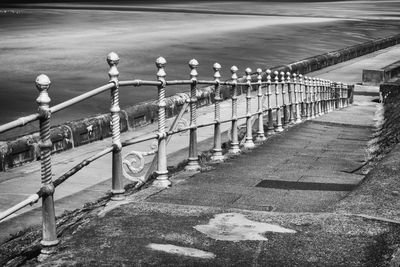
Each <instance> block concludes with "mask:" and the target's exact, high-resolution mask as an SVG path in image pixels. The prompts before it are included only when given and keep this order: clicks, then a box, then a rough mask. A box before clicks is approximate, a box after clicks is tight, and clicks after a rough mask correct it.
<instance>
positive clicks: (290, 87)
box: [0, 52, 350, 247]
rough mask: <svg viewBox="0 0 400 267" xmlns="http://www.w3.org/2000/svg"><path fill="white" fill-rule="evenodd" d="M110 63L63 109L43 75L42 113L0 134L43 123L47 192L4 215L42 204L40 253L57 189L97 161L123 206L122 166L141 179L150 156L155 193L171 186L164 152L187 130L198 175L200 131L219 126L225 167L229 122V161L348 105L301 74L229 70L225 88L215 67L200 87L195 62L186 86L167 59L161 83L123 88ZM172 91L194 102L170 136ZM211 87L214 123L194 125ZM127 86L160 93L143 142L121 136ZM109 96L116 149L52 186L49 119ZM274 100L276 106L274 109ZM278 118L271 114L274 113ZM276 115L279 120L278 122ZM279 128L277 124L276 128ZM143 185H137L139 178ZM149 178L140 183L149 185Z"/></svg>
mask: <svg viewBox="0 0 400 267" xmlns="http://www.w3.org/2000/svg"><path fill="white" fill-rule="evenodd" d="M107 63H108V65H109V67H110V69H109V72H108V75H109V78H110V80H109V82H108V83H107V84H105V85H102V86H100V87H97V88H95V89H92V90H90V91H88V92H86V93H83V94H81V95H79V96H76V97H74V98H71V99H69V100H67V101H64V102H62V103H59V104H57V105H55V106H53V107H50V105H49V103H50V97H49V94H48V89H49V87H50V79H49V78H48V77H47V76H46V75H39V76H38V77H37V79H36V87H37V89H38V90H39V92H40V93H39V97H38V98H37V99H36V102H37V103H38V112H37V113H34V114H31V115H28V116H25V117H21V118H18V119H16V120H14V121H11V122H9V123H6V124H4V125H0V133H2V132H5V131H8V130H11V129H14V128H16V127H20V126H23V125H26V124H27V123H30V122H33V121H36V120H39V124H40V143H39V148H40V151H41V157H40V158H41V166H42V174H41V179H42V180H41V182H42V186H41V188H40V190H39V191H38V192H37V193H36V194H32V195H31V196H29V197H28V198H26V199H25V200H23V201H22V202H20V203H18V204H17V205H14V206H13V207H11V208H9V209H7V210H6V211H4V212H2V213H0V220H2V219H4V218H6V217H8V216H10V215H11V214H13V213H15V212H16V211H18V210H20V209H21V208H23V207H25V206H27V205H30V204H33V203H35V202H37V201H38V200H39V198H42V201H43V205H42V209H43V216H44V217H43V229H44V231H43V239H42V245H43V246H45V247H46V246H53V245H56V244H57V243H58V240H57V236H56V232H55V227H56V225H55V215H54V214H55V213H54V200H53V195H54V190H55V188H57V187H58V186H59V185H61V184H62V183H63V182H65V181H66V180H67V179H68V178H69V177H71V176H72V175H74V174H75V173H77V172H78V171H79V170H81V169H82V168H84V167H85V166H87V165H89V164H90V163H92V162H93V161H95V160H97V159H99V158H101V157H103V156H104V155H107V154H108V153H112V157H113V159H112V190H111V192H112V199H113V200H115V201H118V200H121V199H124V187H123V183H122V176H123V173H125V174H126V173H127V172H126V170H125V169H123V162H124V164H127V166H128V168H129V170H130V171H133V172H141V171H143V168H144V164H145V161H144V159H143V157H144V156H146V155H153V154H156V156H155V158H154V160H153V162H152V163H151V168H150V170H149V171H148V173H147V174H146V175H148V174H149V173H150V172H152V171H153V169H152V168H153V167H154V166H156V163H157V167H156V174H157V178H156V180H155V181H154V182H153V186H159V187H168V186H171V182H170V181H169V177H168V169H167V152H166V146H167V143H168V140H169V138H171V136H173V135H175V134H177V133H182V132H186V131H189V155H188V165H187V166H186V170H188V171H195V170H198V169H200V163H199V158H198V151H197V130H198V129H199V128H203V127H209V126H214V147H213V152H212V160H214V161H223V160H224V158H225V155H223V154H222V149H221V128H220V126H221V124H223V123H232V125H231V130H230V134H231V136H230V149H229V152H228V153H230V154H238V153H240V152H241V150H242V149H252V148H254V147H255V143H262V142H263V141H264V140H266V136H268V135H272V134H274V133H275V132H280V131H283V130H284V129H285V128H287V127H289V125H291V124H295V123H300V122H302V121H303V120H308V119H312V118H315V117H317V116H320V115H323V114H324V113H328V112H330V111H332V110H335V109H338V108H343V107H346V106H348V105H349V95H350V94H349V87H348V86H347V85H345V84H342V83H337V82H332V81H328V80H323V79H318V78H311V77H306V76H304V77H303V75H301V74H296V73H293V74H291V73H289V72H287V73H284V72H281V73H278V72H277V71H275V72H274V73H272V72H271V71H270V70H266V71H264V72H263V71H262V69H257V71H256V72H255V73H253V72H252V71H251V69H250V68H247V69H246V70H245V76H244V77H243V78H238V75H237V72H238V68H237V67H236V66H232V68H231V73H232V76H231V78H230V79H229V80H226V81H221V80H220V78H221V74H220V69H221V66H220V65H219V64H218V63H215V64H214V65H213V69H214V80H198V79H197V76H198V72H197V67H198V64H199V63H198V62H197V60H195V59H192V60H190V62H189V67H190V75H189V78H190V79H185V80H166V71H165V65H166V63H167V62H166V60H165V59H164V58H162V57H160V58H158V59H157V60H156V66H157V81H148V80H140V79H134V80H126V81H119V80H118V76H119V71H118V69H117V65H118V63H119V57H118V55H117V54H115V53H113V52H112V53H110V54H108V56H107ZM172 85H187V86H188V87H190V96H189V98H188V99H186V102H185V103H184V105H183V109H182V110H181V112H180V113H179V115H178V116H177V117H176V119H175V121H174V123H173V125H172V126H171V128H170V129H169V130H165V126H166V105H167V104H166V99H165V94H166V88H167V87H168V86H172ZM198 85H208V86H209V87H208V88H211V89H212V91H213V93H214V106H215V110H214V120H212V121H208V122H203V123H197V118H198V115H197V102H198V99H197V86H198ZM125 86H153V87H157V90H158V101H157V105H158V130H157V132H155V133H149V134H146V135H142V136H138V137H135V138H132V139H129V140H125V141H121V129H120V117H119V112H120V107H119V88H120V87H125ZM221 86H228V89H230V90H231V103H232V116H231V118H229V119H221V106H220V103H221V101H222V97H221ZM238 86H241V88H243V89H244V90H245V91H246V96H245V102H246V104H245V105H246V106H245V109H246V113H245V115H240V116H239V115H238V105H239V103H238ZM254 87H256V88H255V89H256V90H257V95H256V98H257V109H256V110H253V109H252V107H251V99H252V98H253V96H252V95H251V91H252V90H253V88H254ZM105 91H110V92H111V99H110V102H111V103H110V104H111V105H110V114H111V131H112V144H111V145H110V146H108V147H106V148H104V149H103V150H101V151H99V152H97V153H96V154H95V155H92V156H90V157H88V158H86V159H84V160H83V161H81V162H80V163H78V164H76V165H75V166H74V167H72V168H71V169H70V170H68V171H67V172H65V173H64V174H63V175H61V176H60V177H58V178H57V179H55V180H54V181H53V179H52V171H51V150H52V143H51V139H50V114H51V113H56V112H59V111H61V110H63V109H65V108H68V107H70V106H72V105H74V104H76V103H79V102H82V101H85V100H87V99H89V98H91V97H93V96H95V95H97V94H100V93H103V92H105ZM273 100H275V104H273V103H272V102H273ZM188 106H190V113H189V116H190V122H189V124H188V125H183V126H181V127H177V124H179V122H180V120H183V118H182V116H183V114H184V112H185V111H186V108H187V107H188ZM273 112H274V113H273ZM265 113H266V114H267V121H268V125H267V129H268V130H267V132H266V133H264V125H263V120H264V119H263V116H264V114H265ZM274 116H275V118H274ZM256 117H257V118H258V121H259V123H258V126H257V128H258V129H257V135H256V138H255V141H254V140H253V139H254V138H253V133H252V128H253V124H254V122H255V119H256ZM243 119H245V120H246V123H245V127H246V134H245V138H244V139H243V140H244V141H243V140H241V141H240V140H238V135H239V133H238V128H239V124H238V121H239V120H243ZM274 122H276V123H274ZM153 139H155V140H157V146H156V148H154V149H155V150H154V149H153V150H152V151H150V152H138V151H133V152H131V153H130V154H129V155H130V156H133V157H136V158H135V160H134V162H135V163H137V164H139V166H133V165H132V162H130V161H128V160H125V159H124V160H123V159H122V154H121V152H122V149H123V148H124V147H126V146H130V145H134V144H137V143H142V142H145V141H149V140H153ZM139 180H140V179H139ZM145 180H146V179H144V180H141V182H144V181H145Z"/></svg>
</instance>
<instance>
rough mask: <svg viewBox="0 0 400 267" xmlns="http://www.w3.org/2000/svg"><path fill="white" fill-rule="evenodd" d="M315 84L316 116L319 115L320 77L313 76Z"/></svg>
mask: <svg viewBox="0 0 400 267" xmlns="http://www.w3.org/2000/svg"><path fill="white" fill-rule="evenodd" d="M313 85H314V116H315V117H319V87H318V79H317V78H315V77H314V78H313Z"/></svg>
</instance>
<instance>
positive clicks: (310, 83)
mask: <svg viewBox="0 0 400 267" xmlns="http://www.w3.org/2000/svg"><path fill="white" fill-rule="evenodd" d="M314 81H315V78H314ZM308 83H309V88H310V98H311V119H315V84H314V83H313V78H311V77H308Z"/></svg>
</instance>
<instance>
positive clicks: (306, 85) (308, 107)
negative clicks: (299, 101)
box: [304, 76, 311, 120]
mask: <svg viewBox="0 0 400 267" xmlns="http://www.w3.org/2000/svg"><path fill="white" fill-rule="evenodd" d="M304 88H305V92H306V112H305V113H306V114H305V115H306V120H310V119H311V100H310V95H311V94H310V84H309V78H308V77H307V76H304Z"/></svg>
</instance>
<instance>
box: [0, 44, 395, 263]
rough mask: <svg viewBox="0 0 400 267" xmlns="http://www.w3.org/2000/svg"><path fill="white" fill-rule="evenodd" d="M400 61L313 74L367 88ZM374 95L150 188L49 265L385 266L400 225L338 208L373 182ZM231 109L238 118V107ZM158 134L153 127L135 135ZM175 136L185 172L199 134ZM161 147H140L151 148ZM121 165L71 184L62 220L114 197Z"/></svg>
mask: <svg viewBox="0 0 400 267" xmlns="http://www.w3.org/2000/svg"><path fill="white" fill-rule="evenodd" d="M399 53H400V46H395V47H391V48H388V49H385V50H381V51H378V52H375V53H373V54H371V55H367V56H364V57H361V58H357V59H354V60H351V61H348V62H345V63H342V64H338V65H336V66H333V67H330V68H327V69H325V70H324V71H325V72H324V71H319V72H318V73H311V74H310V76H317V77H321V78H325V79H331V80H335V81H342V82H347V83H357V82H360V81H361V72H362V68H363V66H365V65H366V64H372V63H373V65H374V66H376V68H379V67H383V66H385V65H388V64H390V63H392V62H391V61H390V60H389V58H392V59H393V61H395V59H396V58H395V57H393V55H395V54H397V55H398V54H399ZM342 73H346V76H345V79H342V77H341V75H342ZM374 99H377V97H375V96H363V95H356V98H355V102H354V104H353V105H352V106H350V107H347V108H345V109H342V110H339V111H335V112H331V113H329V114H325V115H323V116H321V117H318V118H316V119H313V120H310V121H306V122H303V123H301V124H297V125H294V126H292V127H290V128H289V129H288V130H287V131H284V132H283V133H280V134H276V135H273V136H271V137H270V138H268V140H267V141H266V142H264V144H262V145H260V146H258V147H257V148H256V149H254V150H253V151H249V152H245V153H243V154H242V155H240V156H235V157H232V158H230V159H229V160H227V161H226V162H224V163H220V164H208V165H207V167H206V168H205V170H204V171H203V172H201V173H197V174H194V175H193V174H190V173H187V172H178V173H175V174H174V176H173V177H172V182H173V186H172V187H171V188H168V189H157V188H154V187H149V188H146V189H144V190H142V191H139V192H137V193H135V194H132V195H129V196H127V198H126V200H125V201H122V202H110V203H109V205H107V206H106V207H105V208H99V209H98V210H95V211H93V212H91V213H90V215H88V216H89V219H88V220H83V222H81V223H79V224H78V225H77V226H76V227H72V228H71V229H69V230H67V231H66V233H65V234H64V235H65V238H64V236H63V237H62V238H61V243H60V245H59V246H58V247H57V254H55V255H53V256H51V257H49V258H48V259H47V260H46V261H44V262H43V265H45V266H50V265H53V264H54V262H56V261H57V262H58V263H63V264H66V265H73V264H77V265H95V264H96V265H104V266H108V265H145V266H146V265H154V266H160V265H163V266H165V265H171V266H172V265H174V266H188V265H190V266H204V265H205V266H232V265H234V266H258V265H263V266H264V265H272V266H276V265H278V266H282V265H284V266H380V263H381V261H382V254H383V252H382V251H381V250H384V249H386V247H385V246H387V245H388V244H383V243H382V244H381V243H379V242H384V241H383V240H384V239H383V238H382V236H384V235H387V233H389V232H390V231H393V230H394V229H397V228H396V227H398V226H396V225H395V224H391V223H388V222H377V221H375V220H367V219H364V218H362V217H360V216H357V215H354V214H343V213H341V214H339V213H335V211H334V210H332V208H331V207H332V205H333V204H335V203H337V202H338V201H340V200H341V199H343V198H345V197H346V195H348V194H349V192H351V191H352V190H353V189H354V188H355V187H356V186H357V185H358V184H359V183H360V181H362V179H363V178H364V174H363V173H362V172H361V171H360V170H361V169H362V168H361V167H362V166H363V165H364V164H365V162H366V160H367V159H368V150H367V142H368V140H370V138H371V135H372V133H373V131H374V125H375V123H376V120H377V118H376V114H375V113H376V110H377V106H378V105H379V104H377V103H376V102H375V101H373V100H374ZM240 101H244V96H241V99H240ZM223 106H224V107H223V108H224V109H226V110H229V108H230V103H229V102H224V104H223ZM239 106H241V105H239ZM244 106H245V105H243V107H244ZM253 107H256V104H255V102H254V104H253ZM212 110H213V107H205V108H203V109H201V110H200V112H199V114H200V116H199V122H201V121H207V120H208V121H209V120H210V119H212V118H213V115H212V114H213V113H212ZM241 112H242V114H244V112H245V110H244V109H243V110H241V111H240V112H239V113H241ZM229 114H230V112H225V115H226V116H228V117H229ZM224 127H225V128H224V129H223V130H225V131H226V130H228V129H229V125H228V124H226V125H225V126H224ZM154 129H155V126H154V125H150V126H147V127H144V128H141V129H139V130H137V131H134V132H132V133H130V134H131V136H129V138H132V136H133V135H136V136H138V135H141V134H143V133H146V132H151V131H153V130H154ZM211 137H212V128H211V127H210V128H205V129H204V130H202V131H201V132H199V142H200V145H199V147H200V150H208V149H211V148H212V139H210V138H211ZM124 138H126V139H127V138H128V137H126V136H124ZM171 140H175V141H171V142H173V143H171V144H170V145H169V149H170V151H169V152H170V153H171V154H170V156H169V157H168V160H169V165H174V164H177V163H179V162H181V161H182V160H184V159H186V158H187V150H186V149H184V147H186V146H187V142H188V137H187V134H186V135H184V136H178V137H177V138H172V139H171ZM225 140H226V136H225ZM108 142H109V140H105V141H101V142H96V143H93V144H91V145H88V146H85V147H84V148H78V149H74V150H71V151H68V152H65V153H62V154H59V155H56V156H55V157H54V161H55V166H54V172H55V173H56V174H61V173H62V172H63V171H65V170H66V169H68V168H69V167H70V166H71V165H74V164H76V163H77V162H79V161H81V160H82V159H84V158H86V157H88V156H90V155H92V154H93V153H94V152H95V151H98V150H99V149H101V148H103V147H104V146H105V144H106V143H107V144H108ZM150 144H151V142H149V143H146V144H143V147H135V150H140V151H146V150H148V146H149V145H150ZM110 162H111V160H110V158H109V157H104V158H103V159H101V160H99V162H95V163H94V164H93V165H91V167H90V168H87V169H84V170H83V171H81V172H80V173H79V175H78V176H77V177H74V178H72V181H67V182H66V183H65V185H62V186H60V189H59V190H57V194H58V195H56V198H57V199H58V200H57V202H56V210H57V212H58V214H60V213H61V212H62V211H63V210H67V209H73V208H78V207H80V206H81V205H82V204H83V203H85V202H88V201H93V200H95V199H96V198H98V197H100V196H104V194H105V192H106V191H107V190H109V189H110V180H109V176H107V175H104V173H109V168H110V166H109V163H110ZM37 169H38V166H37V163H32V164H31V165H29V166H24V167H22V168H17V169H14V170H12V171H10V172H8V173H6V174H5V175H3V174H1V175H0V183H1V187H0V191H1V192H0V197H1V203H2V204H4V203H5V202H9V203H5V204H4V207H8V206H10V204H13V203H15V202H16V201H17V199H18V198H17V197H15V196H16V195H17V193H19V194H28V192H29V193H33V192H35V191H36V190H35V189H36V188H38V187H39V181H36V182H35V183H36V186H32V177H33V176H36V177H39V175H38V170H37ZM56 176H57V175H56ZM37 180H38V178H37ZM63 188H64V189H63ZM78 188H79V189H78ZM13 192H16V193H13ZM17 202H18V201H17ZM6 204H8V205H6ZM4 207H3V206H1V208H2V209H4ZM34 223H40V209H38V208H34V209H27V210H24V211H22V212H21V214H19V216H15V217H13V218H10V219H8V220H5V221H3V222H1V223H0V226H1V229H2V234H1V238H2V239H4V238H5V237H6V236H7V235H8V234H9V233H10V232H12V230H17V229H22V228H23V227H25V226H27V225H31V224H34ZM377 248H378V249H377Z"/></svg>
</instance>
